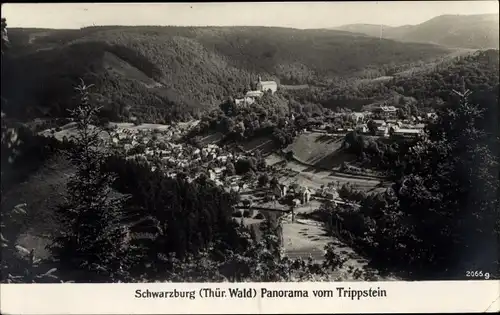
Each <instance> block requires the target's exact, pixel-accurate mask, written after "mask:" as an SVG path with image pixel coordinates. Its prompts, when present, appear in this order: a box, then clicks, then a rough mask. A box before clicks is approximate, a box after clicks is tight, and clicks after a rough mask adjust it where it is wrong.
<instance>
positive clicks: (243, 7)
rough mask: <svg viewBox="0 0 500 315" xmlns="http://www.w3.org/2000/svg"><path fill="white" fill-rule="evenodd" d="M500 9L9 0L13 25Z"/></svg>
mask: <svg viewBox="0 0 500 315" xmlns="http://www.w3.org/2000/svg"><path fill="white" fill-rule="evenodd" d="M484 13H496V14H498V1H497V0H489V1H381V2H378V1H366V2H290V3H285V2H274V3H273V2H266V3H251V2H233V3H227V2H226V3H215V2H212V3H199V2H198V3H188V2H186V3H29V4H26V3H24V4H20V3H7V4H3V5H2V17H5V18H6V19H7V25H8V27H38V28H80V27H85V26H92V25H176V26H280V27H292V28H300V29H307V28H328V27H336V26H340V25H345V24H354V23H366V24H385V25H390V26H400V25H406V24H419V23H422V22H425V21H427V20H429V19H431V18H433V17H435V16H439V15H443V14H484Z"/></svg>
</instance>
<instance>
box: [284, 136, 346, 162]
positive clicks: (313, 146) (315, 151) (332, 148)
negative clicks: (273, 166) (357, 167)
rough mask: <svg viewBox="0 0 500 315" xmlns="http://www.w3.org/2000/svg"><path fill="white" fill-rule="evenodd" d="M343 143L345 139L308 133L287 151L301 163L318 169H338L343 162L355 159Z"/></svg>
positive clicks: (299, 137) (298, 138) (300, 137)
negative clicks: (346, 150)
mask: <svg viewBox="0 0 500 315" xmlns="http://www.w3.org/2000/svg"><path fill="white" fill-rule="evenodd" d="M342 142H343V137H335V136H329V135H326V134H324V133H319V132H307V133H303V134H301V135H300V136H298V137H297V139H296V140H295V141H294V142H293V143H292V144H291V145H290V146H289V147H288V148H287V149H288V150H291V151H292V152H293V155H294V157H295V158H296V159H297V160H299V161H300V162H303V163H305V164H308V165H312V166H315V167H318V168H325V169H337V168H338V167H339V166H340V165H341V164H342V162H344V161H350V160H352V159H353V158H354V157H353V156H352V155H350V154H348V153H346V152H345V151H344V150H343V149H342Z"/></svg>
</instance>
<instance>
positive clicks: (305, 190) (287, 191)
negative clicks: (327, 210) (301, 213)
mask: <svg viewBox="0 0 500 315" xmlns="http://www.w3.org/2000/svg"><path fill="white" fill-rule="evenodd" d="M271 191H272V193H273V195H274V197H275V198H276V199H281V198H287V197H288V198H292V203H293V205H294V206H295V207H297V206H300V205H306V204H308V203H309V201H311V197H312V196H316V197H321V198H323V199H327V200H336V199H338V198H339V194H338V192H337V189H336V188H335V187H333V186H326V187H321V188H320V189H318V190H316V191H314V190H313V189H311V188H309V187H306V186H300V185H297V184H292V185H286V184H284V183H282V184H278V185H276V186H275V187H272V188H271Z"/></svg>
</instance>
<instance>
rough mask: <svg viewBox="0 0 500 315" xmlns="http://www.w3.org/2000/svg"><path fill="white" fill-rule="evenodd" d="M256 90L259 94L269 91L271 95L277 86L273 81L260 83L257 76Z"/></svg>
mask: <svg viewBox="0 0 500 315" xmlns="http://www.w3.org/2000/svg"><path fill="white" fill-rule="evenodd" d="M257 90H258V91H261V92H267V91H271V93H275V92H276V91H277V90H278V84H277V83H276V82H275V81H262V80H261V78H260V76H259V81H257Z"/></svg>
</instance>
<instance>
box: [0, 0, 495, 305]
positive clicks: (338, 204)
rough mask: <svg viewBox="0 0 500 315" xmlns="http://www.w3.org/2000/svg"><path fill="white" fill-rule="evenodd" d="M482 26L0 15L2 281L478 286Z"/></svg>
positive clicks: (236, 11) (248, 7)
mask: <svg viewBox="0 0 500 315" xmlns="http://www.w3.org/2000/svg"><path fill="white" fill-rule="evenodd" d="M498 12H499V11H498V2H497V1H411V2H403V1H380V2H376V1H366V2H311V3H303V2H289V3H287V2H273V3H270V2H269V3H266V2H258V3H257V2H256V3H251V2H225V3H216V2H207V3H57V4H56V3H53V4H50V3H4V4H2V10H1V17H2V30H1V32H2V46H1V50H2V51H1V52H2V54H1V115H2V116H1V119H2V122H1V129H2V143H1V145H2V147H1V156H2V161H1V162H2V165H1V198H2V200H1V207H2V208H1V245H2V248H1V283H2V285H6V284H28V283H29V284H30V285H31V284H33V285H35V284H37V283H52V284H58V285H61V284H67V283H72V284H81V283H93V284H100V283H112V284H117V283H122V284H127V283H143V284H147V283H287V282H292V283H298V282H346V281H348V282H360V283H362V282H365V281H369V282H380V281H382V282H390V281H394V282H398V281H402V282H405V281H437V280H439V281H441V280H449V281H465V280H484V281H487V280H498V279H499V277H500V256H499V249H500V245H499V240H500V167H499V163H500V106H499V103H498V92H499V13H498ZM375 288H377V286H375ZM137 289H140V287H137ZM345 290H348V289H345ZM349 290H350V288H349ZM374 290H375V289H374ZM377 290H378V291H377V292H375V291H374V292H375V293H374V294H378V295H382V296H383V295H384V294H385V292H384V290H383V288H382V289H377ZM138 291H140V290H138ZM346 292H347V291H346ZM370 292H372V291H371V289H370ZM143 293H144V294H146V293H145V292H143ZM143 293H141V292H139V293H135V294H139V295H141V294H143ZM292 293H293V292H290V294H292ZM133 294H134V293H131V299H132V298H133ZM148 294H149V293H148ZM179 294H184V293H182V292H181V293H179ZM185 294H186V296H185V297H184V296H182V297H184V298H185V299H186V300H189V297H188V296H187V292H186V293H185ZM210 294H214V297H218V296H216V295H217V292H212V293H210ZM242 294H243V293H242ZM259 294H260V291H259ZM262 294H264V293H262ZM266 294H269V296H268V297H277V296H272V295H273V294H278V293H276V292H274V293H273V291H272V290H270V289H269V290H267V291H266ZM293 294H295V293H293ZM342 294H344V293H342ZM346 294H347V293H345V294H344V295H345V296H346ZM370 294H371V293H370ZM349 296H350V295H349ZM370 296H371V295H370ZM141 297H144V296H141ZM280 297H281V296H280ZM114 303H119V302H118V301H115V302H114ZM282 303H287V302H282ZM487 306H488V305H485V306H484V308H485V309H486V307H487ZM240 311H244V310H240Z"/></svg>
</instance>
